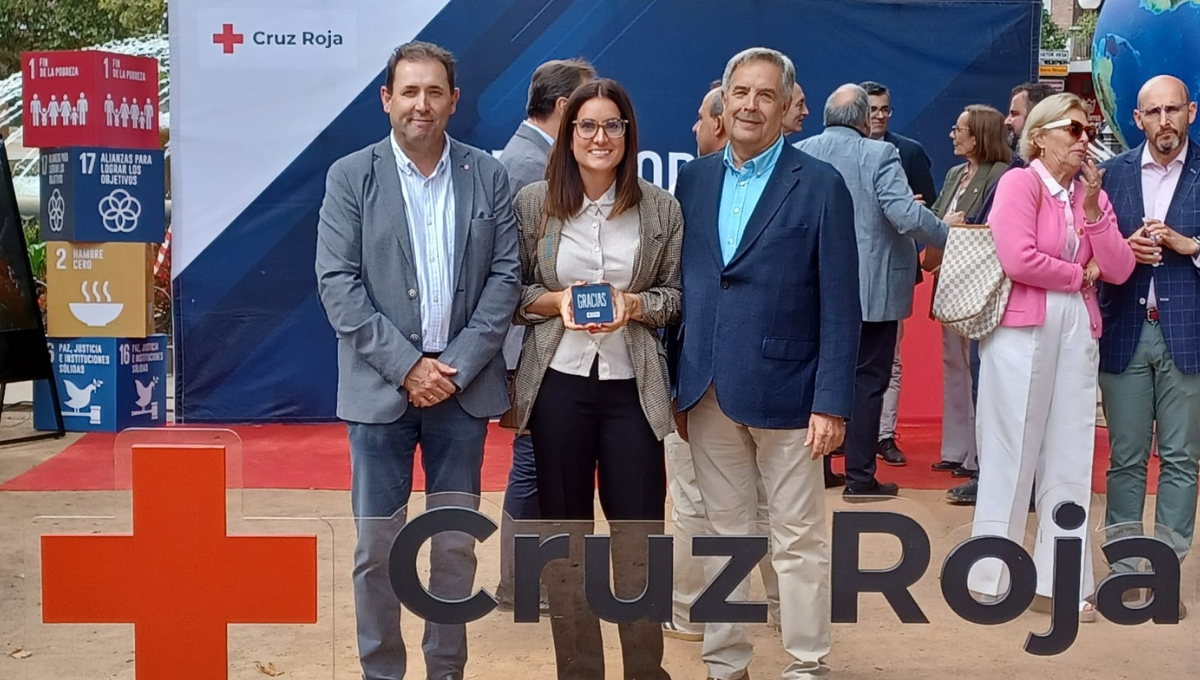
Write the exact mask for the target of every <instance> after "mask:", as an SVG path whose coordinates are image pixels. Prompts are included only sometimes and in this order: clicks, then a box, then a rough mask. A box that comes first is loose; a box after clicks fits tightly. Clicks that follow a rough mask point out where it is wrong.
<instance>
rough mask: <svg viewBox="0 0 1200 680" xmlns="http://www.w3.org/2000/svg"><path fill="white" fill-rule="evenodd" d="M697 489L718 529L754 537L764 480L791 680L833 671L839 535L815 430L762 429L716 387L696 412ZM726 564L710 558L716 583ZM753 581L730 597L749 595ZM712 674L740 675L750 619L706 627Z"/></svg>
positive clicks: (748, 652)
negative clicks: (736, 417) (744, 421)
mask: <svg viewBox="0 0 1200 680" xmlns="http://www.w3.org/2000/svg"><path fill="white" fill-rule="evenodd" d="M688 432H689V434H690V438H691V444H692V457H693V461H694V463H695V467H696V486H697V487H698V488H699V489H700V495H701V497H702V498H703V499H704V510H705V514H706V516H707V518H708V527H709V531H710V532H711V533H713V534H716V535H732V536H745V535H751V534H754V533H755V531H756V530H757V515H758V493H757V488H758V483H759V480H760V479H761V481H762V485H763V488H764V489H765V491H766V498H767V511H768V515H769V521H770V538H771V550H772V555H771V559H772V563H773V564H774V566H775V572H776V573H777V574H778V576H779V605H780V606H779V613H780V619H781V620H780V623H781V628H782V637H783V646H784V649H785V650H786V651H787V652H788V654H789V655H790V656H791V657H792V660H791V662H790V663H789V664H788V665H787V667H786V668H784V670H783V678H784V679H785V680H799V679H801V678H812V677H818V676H823V675H826V674H827V673H828V672H829V667H828V666H826V665H824V663H823V660H824V658H825V656H826V655H827V654H829V648H830V628H831V625H830V611H829V534H828V529H827V527H826V522H825V479H824V475H823V471H822V468H821V461H820V460H819V459H818V460H813V458H812V452H811V449H810V448H809V447H806V446H804V438H805V436H806V435H807V430H760V429H756V428H749V427H745V426H743V425H739V424H738V423H735V422H734V421H732V420H730V419H729V417H728V416H726V415H725V413H724V412H723V411H722V410H721V407H720V406H719V405H718V403H717V396H716V391H715V390H714V388H711V387H710V388H709V390H708V392H707V393H706V394H705V395H704V398H703V399H701V400H700V403H699V404H697V405H696V407H695V408H693V409H692V410H691V411H689V412H688ZM723 566H724V565H722V564H720V560H705V564H704V570H705V576H706V577H707V579H708V580H710V581H711V580H712V579H713V578H715V577H716V575H717V573H718V572H719V570H720V569H721V568H722V567H723ZM749 589H750V583H749V579H746V580H745V581H743V582H742V584H741V585H740V586H738V588H737V589H736V590H734V593H733V595H731V596H730V598H729V601H731V602H735V601H739V600H742V601H744V600H748V599H749ZM702 655H703V658H704V662H705V663H706V664H707V665H708V674H709V676H710V677H713V678H717V679H718V680H735V679H737V678H741V677H743V676H744V675H745V672H746V667H747V666H748V665H749V664H750V660H751V658H752V657H753V646H752V645H751V643H750V641H749V639H748V637H747V635H746V630H745V625H744V624H734V623H710V624H708V625H707V626H706V627H705V631H704V647H703V652H702Z"/></svg>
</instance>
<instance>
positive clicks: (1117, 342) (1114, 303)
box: [1097, 139, 1200, 374]
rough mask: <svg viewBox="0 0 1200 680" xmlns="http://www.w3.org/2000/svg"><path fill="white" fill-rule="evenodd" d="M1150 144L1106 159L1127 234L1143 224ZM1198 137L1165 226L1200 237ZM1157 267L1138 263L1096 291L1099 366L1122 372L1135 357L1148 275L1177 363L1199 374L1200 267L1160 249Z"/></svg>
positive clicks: (1107, 180) (1107, 182) (1111, 192)
mask: <svg viewBox="0 0 1200 680" xmlns="http://www.w3.org/2000/svg"><path fill="white" fill-rule="evenodd" d="M1145 146H1146V143H1145V142H1142V143H1141V144H1139V145H1138V146H1137V147H1136V148H1133V149H1130V150H1129V151H1126V152H1125V153H1123V154H1121V155H1120V156H1117V157H1116V158H1113V159H1112V160H1109V161H1106V162H1105V163H1104V164H1103V165H1102V167H1104V168H1106V172H1105V174H1104V190H1105V191H1107V192H1108V197H1109V200H1111V201H1112V204H1113V210H1114V211H1115V212H1116V213H1117V224H1118V225H1119V226H1120V228H1121V233H1122V234H1124V235H1125V237H1126V238H1128V237H1129V236H1131V235H1132V234H1133V232H1135V231H1137V230H1138V228H1140V227H1141V226H1142V217H1143V216H1144V215H1145V214H1146V211H1145V208H1144V207H1143V204H1142V150H1143V149H1144V148H1145ZM1198 185H1200V142H1197V141H1196V140H1195V139H1192V140H1191V141H1190V142H1189V143H1188V150H1187V158H1186V159H1184V162H1183V174H1182V175H1181V176H1180V177H1179V185H1178V186H1177V187H1175V196H1174V197H1172V199H1171V207H1170V208H1168V210H1167V216H1166V219H1164V220H1163V222H1165V223H1166V224H1167V226H1169V227H1171V228H1172V229H1174V230H1175V231H1177V232H1179V233H1180V234H1183V235H1184V236H1188V237H1193V236H1200V186H1198ZM1162 255H1163V259H1162V263H1161V264H1160V265H1159V266H1158V267H1151V266H1150V265H1147V264H1139V265H1137V266H1136V267H1135V268H1134V270H1133V275H1132V276H1130V277H1129V280H1128V281H1126V282H1125V283H1123V284H1121V285H1113V284H1111V283H1103V282H1102V283H1101V284H1100V286H1099V289H1098V290H1097V293H1098V295H1099V301H1100V313H1101V314H1102V315H1103V318H1104V335H1102V336H1101V337H1100V370H1101V371H1104V372H1105V373H1124V372H1125V369H1126V368H1128V367H1129V362H1130V360H1131V359H1133V353H1134V350H1136V349H1137V344H1138V338H1139V337H1141V333H1142V324H1143V323H1145V321H1146V295H1147V294H1148V293H1149V292H1150V277H1151V276H1153V277H1154V292H1155V297H1156V298H1157V299H1158V324H1159V326H1160V327H1161V328H1162V333H1163V338H1164V339H1165V340H1166V342H1167V349H1168V350H1169V351H1170V352H1171V358H1172V359H1173V360H1174V361H1175V365H1176V366H1178V367H1179V370H1181V371H1183V372H1184V373H1189V374H1193V373H1200V269H1198V268H1197V267H1196V265H1195V264H1193V263H1192V258H1190V257H1184V256H1183V255H1180V254H1179V253H1176V252H1175V251H1173V250H1171V249H1170V248H1163V249H1162Z"/></svg>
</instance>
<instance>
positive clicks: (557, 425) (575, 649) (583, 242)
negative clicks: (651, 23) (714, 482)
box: [514, 78, 683, 680]
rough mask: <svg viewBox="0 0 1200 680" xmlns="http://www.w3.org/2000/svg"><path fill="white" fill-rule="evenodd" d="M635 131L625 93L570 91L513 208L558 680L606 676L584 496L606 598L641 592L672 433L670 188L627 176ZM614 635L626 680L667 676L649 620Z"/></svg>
mask: <svg viewBox="0 0 1200 680" xmlns="http://www.w3.org/2000/svg"><path fill="white" fill-rule="evenodd" d="M637 132H638V131H637V119H636V118H635V116H634V112H633V104H632V103H631V102H630V99H629V95H627V94H626V93H625V90H624V88H622V87H621V86H620V85H619V84H617V83H616V82H614V81H612V80H609V79H607V78H601V79H598V80H594V81H591V82H589V83H585V84H584V85H581V86H580V87H579V88H578V89H576V90H575V92H574V93H573V94H572V95H571V97H570V99H568V100H567V104H566V107H565V109H564V112H563V119H562V125H561V126H560V128H559V131H558V137H557V139H556V140H555V143H554V147H553V148H552V149H551V152H550V159H549V162H548V165H547V169H546V181H543V182H536V183H534V184H531V185H529V186H527V187H525V188H524V189H522V190H521V192H520V193H518V194H517V197H516V200H515V202H514V205H515V211H516V215H517V221H518V223H519V225H520V234H521V239H520V241H521V271H522V277H523V283H524V290H523V291H522V295H521V302H520V303H519V305H518V308H517V312H516V315H515V317H514V319H515V321H516V322H517V323H520V324H524V325H526V326H528V328H527V331H526V333H525V341H524V345H523V351H522V353H521V360H520V363H519V364H518V366H517V373H516V378H515V380H516V390H515V395H514V403H515V406H516V409H517V417H518V421H519V423H520V425H519V426H520V428H521V429H522V430H524V429H526V428H528V430H529V432H530V434H531V436H532V438H533V449H534V451H535V454H534V459H535V463H536V467H537V483H538V502H539V506H540V509H541V516H542V518H543V519H544V520H548V521H550V522H554V521H556V520H569V521H570V522H568V523H566V524H565V525H564V526H562V527H557V528H556V527H551V528H550V531H551V532H553V533H562V532H566V533H569V534H570V537H571V541H570V557H569V559H567V560H555V561H554V562H551V563H550V564H549V565H548V566H547V567H546V583H547V591H548V595H549V599H550V611H551V616H552V619H551V626H552V628H551V629H552V631H553V635H554V646H555V654H556V660H557V666H558V677H559V678H561V679H563V680H567V679H569V680H603V678H604V677H605V676H604V650H603V646H602V642H601V637H600V622H599V620H598V619H597V618H596V616H595V614H593V613H592V610H591V609H590V608H589V606H588V602H587V599H586V596H585V592H584V581H583V569H582V563H583V536H584V535H585V534H586V533H589V532H590V531H591V526H592V525H591V522H592V520H593V518H594V503H595V500H594V497H595V494H596V487H597V486H598V488H599V496H600V506H601V508H602V509H603V510H604V515H605V518H606V519H607V520H608V521H609V522H610V533H611V535H612V563H613V574H614V582H615V584H616V595H617V596H618V597H621V598H623V599H635V598H637V597H638V596H639V595H640V594H641V593H642V589H643V588H644V587H645V582H646V561H647V560H646V554H647V537H648V535H649V534H652V533H661V532H662V530H663V514H664V506H665V503H666V473H665V471H664V462H663V442H662V440H663V438H664V437H666V436H667V435H668V434H669V433H671V432H672V431H673V430H674V428H675V423H674V418H673V411H672V408H671V398H670V391H669V388H668V382H667V365H666V359H665V351H664V350H663V347H662V344H661V343H660V341H659V339H658V335H657V333H656V329H659V328H663V327H666V326H667V325H669V324H671V323H674V322H675V321H676V320H677V319H678V317H679V311H680V282H679V253H680V247H681V245H682V241H683V213H682V212H681V210H680V208H679V203H678V202H677V201H676V200H675V199H674V197H672V196H671V195H670V194H669V193H667V192H666V191H663V190H662V189H660V188H658V187H657V186H654V185H653V184H650V183H648V182H644V181H642V180H640V179H638V161H637V155H638V144H637V140H638V134H637ZM586 284H604V285H605V287H604V288H603V289H602V292H604V291H607V292H609V293H610V294H611V302H612V312H613V317H614V318H613V320H612V321H611V322H603V323H598V322H593V321H589V320H588V318H587V317H586V315H585V314H583V315H581V314H577V311H578V310H577V309H576V307H580V306H581V303H582V302H588V303H597V302H600V303H602V302H603V300H602V299H600V298H599V297H597V296H596V295H595V293H593V294H591V295H584V296H583V298H582V299H581V298H580V296H577V295H575V294H574V293H573V290H574V287H575V286H582V285H586ZM600 311H601V314H603V309H602V308H601V310H600ZM597 482H598V483H597ZM593 576H595V575H594V574H593ZM668 587H669V586H668ZM669 604H670V603H669V601H668V602H667V605H668V606H669ZM617 628H618V632H619V635H620V639H621V649H622V657H623V661H624V663H623V666H624V676H625V678H627V679H630V680H632V679H634V678H636V679H637V680H664V679H668V678H669V676H668V675H667V672H666V671H665V670H663V668H662V654H663V640H662V627H661V625H660V624H659V623H658V622H656V621H650V620H648V618H647V617H642V618H640V619H638V620H637V621H633V622H630V623H621V624H618V626H617Z"/></svg>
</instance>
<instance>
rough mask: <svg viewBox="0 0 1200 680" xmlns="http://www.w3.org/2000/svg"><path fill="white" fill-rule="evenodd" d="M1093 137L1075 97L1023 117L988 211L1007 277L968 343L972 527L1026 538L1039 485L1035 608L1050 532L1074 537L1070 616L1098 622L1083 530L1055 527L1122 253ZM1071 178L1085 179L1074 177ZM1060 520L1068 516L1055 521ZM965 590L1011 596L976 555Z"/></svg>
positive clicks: (1044, 593)
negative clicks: (1002, 294)
mask: <svg viewBox="0 0 1200 680" xmlns="http://www.w3.org/2000/svg"><path fill="white" fill-rule="evenodd" d="M1094 135H1095V128H1093V127H1092V126H1091V124H1090V123H1089V122H1088V116H1087V113H1086V112H1085V111H1084V108H1083V102H1082V101H1081V100H1080V99H1079V98H1078V97H1076V96H1075V95H1072V94H1059V95H1054V96H1051V97H1048V98H1047V99H1045V100H1044V101H1042V102H1041V103H1039V104H1038V105H1037V106H1036V107H1034V109H1033V110H1032V111H1030V112H1029V115H1028V117H1027V118H1026V122H1025V130H1024V132H1023V134H1022V135H1021V155H1022V156H1023V157H1024V158H1025V160H1026V161H1028V162H1029V166H1028V167H1027V168H1024V169H1019V170H1012V171H1010V172H1008V173H1006V174H1005V175H1004V177H1002V178H1001V179H1000V183H999V184H998V185H997V188H996V199H995V203H994V206H993V208H992V211H991V214H990V216H989V220H988V221H989V223H990V225H991V229H992V234H993V237H994V238H995V241H996V252H997V255H998V256H999V258H1000V264H1001V265H1002V266H1003V267H1004V272H1005V273H1006V274H1007V275H1008V277H1009V278H1010V279H1012V282H1013V287H1012V295H1011V296H1010V297H1009V300H1008V307H1007V308H1006V310H1005V313H1004V318H1003V320H1002V321H1001V324H1000V327H999V328H997V329H996V331H995V332H994V333H992V334H991V335H990V336H989V337H987V338H985V339H984V340H983V341H982V342H981V343H980V346H979V355H980V371H979V403H978V407H977V412H976V427H977V434H976V436H977V439H978V441H979V497H978V501H977V504H976V506H975V523H974V531H973V533H974V535H976V536H1004V537H1007V538H1008V539H1010V540H1012V541H1015V542H1016V543H1023V541H1024V538H1025V523H1026V520H1027V518H1028V509H1029V497H1030V494H1031V493H1032V487H1033V482H1034V479H1035V477H1036V479H1037V491H1038V497H1037V498H1035V499H1034V500H1035V503H1036V507H1037V520H1038V532H1037V542H1036V545H1035V548H1034V553H1033V559H1034V565H1035V567H1036V568H1037V596H1038V597H1037V598H1035V601H1034V604H1035V608H1037V609H1041V610H1043V611H1046V610H1047V607H1048V606H1049V600H1048V599H1047V598H1049V597H1050V596H1051V595H1052V593H1053V588H1052V586H1053V578H1054V569H1053V565H1054V539H1055V538H1057V537H1060V536H1061V537H1078V538H1082V539H1083V540H1084V544H1083V555H1084V557H1083V563H1082V565H1081V569H1082V578H1081V583H1080V602H1078V603H1074V602H1072V603H1058V606H1070V607H1075V606H1076V605H1078V607H1079V612H1080V620H1081V621H1092V620H1095V615H1096V614H1095V609H1094V607H1093V606H1092V604H1091V602H1090V601H1089V600H1090V599H1091V597H1092V595H1093V593H1094V592H1095V578H1094V576H1093V574H1092V560H1091V551H1090V549H1089V541H1088V532H1089V524H1088V522H1087V519H1086V516H1085V517H1081V518H1076V519H1082V520H1083V522H1082V523H1081V524H1078V525H1076V524H1075V522H1065V523H1066V524H1067V525H1068V527H1070V528H1067V529H1064V528H1061V527H1060V526H1059V525H1058V524H1057V523H1055V521H1054V517H1053V514H1054V510H1055V508H1056V507H1057V506H1058V505H1059V504H1060V503H1064V502H1073V503H1076V504H1078V505H1079V506H1080V507H1082V508H1083V509H1084V511H1085V512H1086V511H1087V510H1088V508H1089V507H1090V505H1091V481H1092V454H1093V448H1094V442H1095V428H1096V381H1097V370H1098V349H1097V342H1098V338H1099V337H1100V331H1101V328H1100V307H1099V305H1098V304H1097V302H1096V288H1095V284H1096V281H1097V279H1101V280H1104V281H1107V282H1111V283H1116V284H1119V283H1124V282H1125V279H1127V278H1128V277H1129V275H1130V273H1132V272H1133V267H1134V257H1133V251H1132V250H1130V247H1129V245H1128V244H1127V243H1126V242H1125V239H1124V237H1122V236H1121V233H1120V231H1118V229H1117V219H1116V216H1115V215H1114V214H1113V210H1112V206H1111V205H1110V204H1109V200H1108V196H1107V195H1106V194H1105V193H1104V191H1103V190H1102V189H1101V188H1100V176H1101V173H1100V172H1099V171H1097V169H1096V166H1095V165H1094V164H1093V163H1092V162H1091V161H1090V160H1089V159H1088V154H1087V145H1088V142H1089V141H1090V140H1091V139H1092V138H1093V136H1094ZM1081 173H1082V179H1079V178H1077V177H1078V176H1079V175H1080V174H1081ZM1062 519H1066V518H1065V517H1064V518H1062ZM969 587H970V589H971V590H973V591H975V592H978V593H980V594H982V595H984V596H985V597H995V596H998V595H1002V594H1003V593H1005V592H1006V591H1007V590H1008V574H1007V570H1006V569H1005V568H1004V567H1003V566H1002V564H1001V563H1000V561H999V560H995V559H988V560H983V561H981V562H980V563H979V564H978V565H976V567H975V568H974V569H973V570H972V572H971V575H970V579H969Z"/></svg>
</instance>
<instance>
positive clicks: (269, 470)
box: [0, 423, 1158, 493]
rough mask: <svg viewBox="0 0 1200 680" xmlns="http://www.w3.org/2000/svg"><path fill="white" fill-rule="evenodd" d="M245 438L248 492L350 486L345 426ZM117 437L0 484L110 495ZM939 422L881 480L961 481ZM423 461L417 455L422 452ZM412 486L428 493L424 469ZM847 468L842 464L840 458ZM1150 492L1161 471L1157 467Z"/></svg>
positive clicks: (919, 485)
mask: <svg viewBox="0 0 1200 680" xmlns="http://www.w3.org/2000/svg"><path fill="white" fill-rule="evenodd" d="M229 429H232V430H233V431H235V432H236V433H237V434H238V436H240V437H241V439H242V449H243V451H242V459H243V464H242V469H243V475H242V476H243V480H244V483H243V486H244V487H245V488H250V489H332V490H344V489H348V488H349V485H350V453H349V447H348V444H347V441H346V427H345V426H344V425H261V426H251V425H235V426H232V427H230V428H229ZM115 439H116V435H112V434H88V435H85V436H84V437H83V438H82V439H80V440H79V441H77V442H75V443H74V444H72V445H71V446H69V447H67V448H66V449H65V450H63V451H62V452H61V453H59V454H58V455H56V456H54V457H53V458H51V459H50V460H48V461H46V462H45V463H42V464H41V465H39V466H37V467H35V468H34V469H32V470H30V471H28V472H26V473H25V474H22V475H19V476H18V477H15V478H14V479H11V480H8V481H7V482H6V483H5V484H3V485H0V490H4V491H104V490H112V489H114V488H116V485H115V484H114V476H115V475H114V466H115V464H114V462H113V443H114V441H115ZM939 442H940V428H939V426H938V425H937V424H922V425H908V426H905V425H901V427H900V446H901V448H902V449H903V450H904V451H905V452H906V453H907V454H908V459H909V464H908V466H906V467H898V468H897V467H889V466H887V465H882V464H881V465H880V466H879V478H880V479H881V480H884V481H889V482H896V483H898V484H899V485H900V487H901V488H902V489H947V488H950V487H951V486H954V485H956V484H958V483H959V482H960V481H961V480H958V479H956V478H954V477H951V476H950V475H949V474H945V473H934V472H931V471H930V470H929V466H930V464H932V463H933V462H935V461H936V460H937V459H938V451H939V448H938V447H939ZM418 455H419V454H418ZM511 461H512V434H511V433H510V432H506V431H504V430H501V429H500V428H499V427H498V426H497V425H496V424H495V423H493V424H492V426H491V429H490V431H489V433H488V440H487V446H486V449H485V452H484V460H483V478H482V481H483V490H484V491H503V490H504V486H505V484H506V483H507V481H508V468H509V465H510V464H511ZM416 468H417V469H416V477H417V479H416V481H415V484H414V488H416V489H423V488H424V479H423V476H422V474H421V470H420V465H419V463H418V465H417V466H416ZM834 468H835V469H837V470H839V471H840V470H841V468H842V461H841V459H834ZM1107 468H1108V432H1107V430H1104V429H1098V430H1097V431H1096V463H1095V467H1094V470H1093V477H1094V478H1093V484H1092V488H1093V489H1094V490H1095V491H1096V492H1097V493H1103V492H1104V473H1105V470H1106V469H1107ZM1150 476H1151V480H1150V484H1151V488H1154V485H1155V484H1157V481H1156V480H1157V476H1158V475H1157V465H1155V464H1152V465H1151V472H1150Z"/></svg>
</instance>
